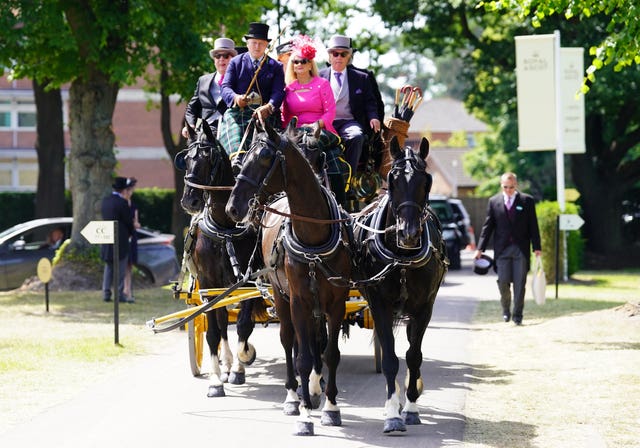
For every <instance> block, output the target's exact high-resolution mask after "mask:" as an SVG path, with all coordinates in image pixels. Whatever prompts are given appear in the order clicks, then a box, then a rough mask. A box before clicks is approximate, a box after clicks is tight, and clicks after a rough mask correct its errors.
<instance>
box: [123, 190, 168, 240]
mask: <svg viewBox="0 0 640 448" xmlns="http://www.w3.org/2000/svg"><path fill="white" fill-rule="evenodd" d="M175 194H176V193H175V190H173V189H169V188H139V189H136V190H135V191H134V193H133V197H132V198H131V200H132V201H133V202H134V203H135V204H136V206H137V207H138V213H139V220H140V223H141V224H142V225H143V226H144V227H149V228H151V229H154V230H159V231H161V232H164V233H171V213H172V207H173V198H174V197H175Z"/></svg>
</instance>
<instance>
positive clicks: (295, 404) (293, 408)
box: [282, 401, 300, 415]
mask: <svg viewBox="0 0 640 448" xmlns="http://www.w3.org/2000/svg"><path fill="white" fill-rule="evenodd" d="M282 411H283V412H284V415H300V402H299V401H286V402H285V403H284V404H283V405H282Z"/></svg>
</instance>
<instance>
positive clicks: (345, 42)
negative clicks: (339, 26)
mask: <svg viewBox="0 0 640 448" xmlns="http://www.w3.org/2000/svg"><path fill="white" fill-rule="evenodd" d="M334 49H336V50H337V49H341V50H353V48H351V38H350V37H347V36H340V35H336V36H332V37H331V39H329V43H328V44H327V50H334Z"/></svg>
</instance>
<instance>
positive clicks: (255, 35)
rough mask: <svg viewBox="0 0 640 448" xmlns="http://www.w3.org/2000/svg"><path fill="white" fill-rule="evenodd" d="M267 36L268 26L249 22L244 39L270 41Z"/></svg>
mask: <svg viewBox="0 0 640 448" xmlns="http://www.w3.org/2000/svg"><path fill="white" fill-rule="evenodd" d="M268 35H269V25H267V24H266V23H259V22H251V23H250V24H249V32H248V33H247V34H245V35H244V38H245V39H260V40H266V41H267V42H269V41H271V39H269V37H268Z"/></svg>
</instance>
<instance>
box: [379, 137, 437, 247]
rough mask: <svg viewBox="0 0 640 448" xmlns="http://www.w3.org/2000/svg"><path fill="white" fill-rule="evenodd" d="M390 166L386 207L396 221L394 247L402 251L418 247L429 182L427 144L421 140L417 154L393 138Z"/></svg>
mask: <svg viewBox="0 0 640 448" xmlns="http://www.w3.org/2000/svg"><path fill="white" fill-rule="evenodd" d="M389 148H390V152H391V157H392V158H393V162H392V165H391V170H390V171H389V174H388V175H387V185H388V195H389V207H390V210H391V214H392V216H388V219H390V218H394V219H395V221H396V244H397V245H398V247H400V248H403V249H416V248H419V247H420V244H421V235H422V225H423V223H424V219H425V216H426V207H427V202H428V200H429V191H430V190H431V184H432V178H431V175H430V174H429V173H427V163H426V157H427V155H428V154H429V141H428V140H427V139H426V138H422V141H421V142H420V150H419V152H418V153H416V152H414V151H413V150H412V149H411V148H409V147H406V148H404V149H401V148H400V145H399V143H398V140H397V139H396V138H395V137H393V138H392V139H391V143H390V147H389Z"/></svg>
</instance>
